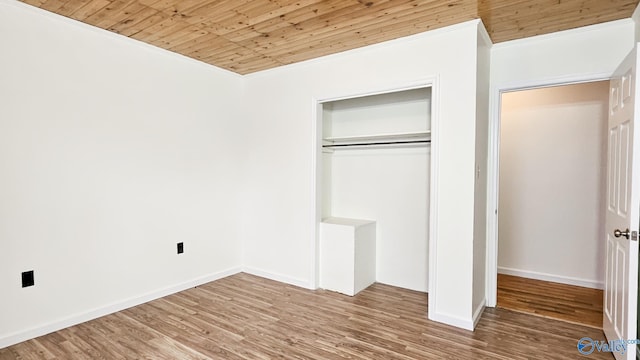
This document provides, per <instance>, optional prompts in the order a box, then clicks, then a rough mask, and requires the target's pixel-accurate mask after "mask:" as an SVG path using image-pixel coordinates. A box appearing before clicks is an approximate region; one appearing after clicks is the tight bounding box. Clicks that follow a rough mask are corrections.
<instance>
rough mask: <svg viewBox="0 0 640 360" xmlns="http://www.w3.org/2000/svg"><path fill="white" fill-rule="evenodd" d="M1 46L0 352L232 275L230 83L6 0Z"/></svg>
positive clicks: (234, 92) (234, 88) (233, 93)
mask: <svg viewBox="0 0 640 360" xmlns="http://www.w3.org/2000/svg"><path fill="white" fill-rule="evenodd" d="M0 47H1V53H2V56H0V79H2V80H1V81H0V98H1V99H2V106H0V173H1V174H2V176H1V177H0V239H2V242H1V243H2V251H0V289H1V290H0V293H1V295H0V347H3V346H6V345H9V344H11V343H15V342H17V341H21V340H24V339H27V338H30V337H34V336H37V335H40V334H42V333H43V332H46V331H52V330H56V329H57V328H60V327H64V326H67V325H70V324H73V323H75V322H79V321H83V320H87V319H89V318H91V317H95V316H99V315H102V314H104V313H107V312H110V311H115V310H118V309H120V308H123V307H126V306H130V305H133V304H136V303H139V302H143V301H145V300H149V299H151V298H154V297H157V296H161V295H164V294H167V293H170V292H173V291H178V290H181V289H183V288H185V287H189V286H193V285H196V284H198V283H202V282H206V281H208V280H211V279H215V278H217V277H219V276H223V275H225V274H228V273H230V272H234V271H238V270H239V269H240V266H241V250H242V248H241V246H240V243H239V240H238V236H237V233H236V219H237V218H238V214H237V212H236V206H235V204H236V200H237V199H236V197H235V194H236V193H237V189H238V188H237V183H238V176H239V173H238V171H237V161H238V160H239V155H238V154H239V151H238V150H239V148H240V146H241V145H243V144H244V142H243V141H242V138H241V136H240V135H241V132H240V130H241V124H239V123H238V120H240V119H239V118H238V116H237V108H238V106H240V105H241V104H240V102H239V99H240V96H242V91H243V88H242V78H241V77H239V76H237V75H235V74H231V73H228V72H225V71H222V70H219V69H215V68H213V67H210V66H207V65H204V64H201V63H198V62H195V61H193V60H189V59H186V58H183V57H181V56H178V55H175V54H171V53H168V52H165V51H162V50H159V49H156V48H152V47H150V46H147V45H143V44H140V43H137V42H135V41H131V40H128V39H126V38H124V37H120V36H117V35H113V34H111V33H108V32H106V31H102V30H97V29H94V28H91V27H89V26H86V25H82V24H79V23H76V22H73V21H71V20H67V19H63V18H61V17H58V16H55V15H52V14H50V13H46V12H44V11H40V10H38V9H35V8H32V7H30V6H27V5H24V4H22V3H19V2H17V1H7V0H1V1H0ZM179 241H183V242H184V246H185V253H184V254H183V255H180V256H178V255H176V243H177V242H179ZM26 270H35V286H34V287H30V288H24V289H23V288H21V283H20V281H21V280H20V274H21V272H22V271H26Z"/></svg>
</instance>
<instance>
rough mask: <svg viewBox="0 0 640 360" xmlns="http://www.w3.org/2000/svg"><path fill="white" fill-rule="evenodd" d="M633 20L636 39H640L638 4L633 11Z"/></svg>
mask: <svg viewBox="0 0 640 360" xmlns="http://www.w3.org/2000/svg"><path fill="white" fill-rule="evenodd" d="M631 20H633V23H634V28H635V41H636V42H638V41H640V6H637V7H636V9H635V10H634V11H633V15H632V16H631Z"/></svg>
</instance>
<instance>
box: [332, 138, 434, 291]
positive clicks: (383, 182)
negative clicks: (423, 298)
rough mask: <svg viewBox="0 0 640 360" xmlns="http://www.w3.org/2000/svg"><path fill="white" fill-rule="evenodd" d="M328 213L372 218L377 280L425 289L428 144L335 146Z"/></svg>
mask: <svg viewBox="0 0 640 360" xmlns="http://www.w3.org/2000/svg"><path fill="white" fill-rule="evenodd" d="M332 157H333V159H332V165H333V168H332V180H333V181H332V182H331V192H332V195H333V198H332V210H331V214H332V216H336V217H346V218H354V219H369V220H375V221H376V281H377V282H380V283H383V284H389V285H393V286H399V287H403V288H408V289H412V290H417V291H423V292H426V291H427V290H428V287H427V286H428V274H429V269H428V255H429V251H428V218H429V214H428V204H429V202H428V201H429V197H428V196H429V177H428V175H429V171H428V169H429V149H428V148H427V147H420V148H417V147H415V148H395V149H361V150H355V149H350V150H337V151H336V152H335V153H334V154H333V155H332Z"/></svg>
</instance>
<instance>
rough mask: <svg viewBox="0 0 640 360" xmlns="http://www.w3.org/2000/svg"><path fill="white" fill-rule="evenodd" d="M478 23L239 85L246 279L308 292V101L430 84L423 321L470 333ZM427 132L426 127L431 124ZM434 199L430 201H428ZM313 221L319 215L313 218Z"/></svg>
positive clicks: (311, 245) (311, 111)
mask: <svg viewBox="0 0 640 360" xmlns="http://www.w3.org/2000/svg"><path fill="white" fill-rule="evenodd" d="M477 23H478V22H477V21H472V22H468V23H464V24H460V25H456V26H452V27H448V28H446V29H441V30H436V31H432V32H428V33H423V34H419V35H416V36H411V37H407V38H403V39H399V40H396V41H390V42H386V43H383V44H378V45H374V46H369V47H365V48H361V49H357V50H353V51H348V52H344V53H341V54H337V55H332V56H327V57H324V58H320V59H316V60H312V61H307V62H303V63H298V64H294V65H291V66H284V67H280V68H277V69H273V70H269V71H264V72H259V73H256V74H252V75H249V76H247V77H246V79H247V82H246V87H247V96H248V97H247V103H248V104H251V106H250V107H249V106H247V108H246V115H247V117H248V119H249V120H250V121H251V124H250V125H249V126H247V131H248V135H249V138H250V140H249V143H250V144H251V146H250V147H247V153H246V167H245V170H244V171H245V183H244V191H243V204H242V213H243V219H242V223H241V235H242V239H243V241H244V242H245V250H246V251H245V258H244V261H245V266H246V270H247V271H250V272H253V273H257V274H262V275H266V276H269V277H272V278H276V279H279V280H284V281H287V282H290V283H294V284H299V285H302V286H307V287H314V286H315V285H316V284H315V275H314V272H315V265H314V264H315V258H314V250H315V248H316V245H315V237H316V225H315V222H316V221H317V219H316V218H315V207H314V202H315V201H316V195H315V184H316V175H315V171H316V164H315V163H316V160H315V157H314V151H315V149H314V141H315V139H314V136H316V135H318V136H319V134H316V131H317V130H316V116H317V114H316V111H315V108H314V104H315V101H317V100H323V99H330V98H335V97H340V96H350V95H356V94H365V93H370V92H372V91H382V90H389V89H391V88H394V87H402V86H406V85H407V84H415V83H418V82H421V81H424V80H425V79H429V78H432V77H436V78H437V86H436V91H435V92H436V94H435V98H436V100H435V101H434V104H433V105H434V106H435V112H436V113H437V115H438V117H439V119H441V120H440V123H439V124H437V125H434V126H437V127H438V129H437V134H438V135H437V136H438V137H439V138H438V139H434V143H433V144H432V150H431V151H432V162H433V161H435V162H436V163H437V165H434V166H437V167H438V176H437V177H436V179H435V180H436V182H435V184H434V186H436V187H437V199H434V203H435V204H436V205H435V208H433V209H431V210H432V211H431V213H432V214H433V213H437V218H436V219H435V223H432V224H430V227H431V228H432V229H433V230H432V231H433V233H432V234H431V235H432V236H431V237H430V241H431V240H433V239H434V238H438V239H437V253H435V254H432V259H433V257H435V262H433V263H432V264H430V267H431V270H433V269H434V267H435V268H437V271H436V272H435V273H434V275H435V274H437V276H436V278H435V279H434V281H431V286H432V288H431V289H430V291H431V294H432V296H430V302H431V303H430V306H429V316H430V317H431V318H432V319H438V320H441V321H445V322H448V323H452V324H458V325H460V326H466V327H470V326H471V324H470V323H471V315H472V314H471V313H472V310H471V296H472V273H473V270H472V267H473V220H474V219H473V216H474V214H473V212H474V172H475V171H474V167H475V160H476V159H475V116H476V113H475V101H476V100H475V99H476V98H475V93H476V83H475V75H476V74H475V72H476V64H475V58H476V46H477V44H476V38H477V34H476V32H477ZM432 125H433V124H432ZM432 196H433V194H432ZM318 216H319V214H318Z"/></svg>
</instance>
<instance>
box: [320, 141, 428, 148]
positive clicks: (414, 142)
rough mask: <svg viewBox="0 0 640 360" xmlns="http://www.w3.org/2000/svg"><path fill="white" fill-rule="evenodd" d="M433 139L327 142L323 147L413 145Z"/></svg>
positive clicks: (426, 142)
mask: <svg viewBox="0 0 640 360" xmlns="http://www.w3.org/2000/svg"><path fill="white" fill-rule="evenodd" d="M428 143H431V140H407V141H381V142H368V143H352V144H327V145H322V147H323V148H344V147H349V146H383V145H411V144H428Z"/></svg>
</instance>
